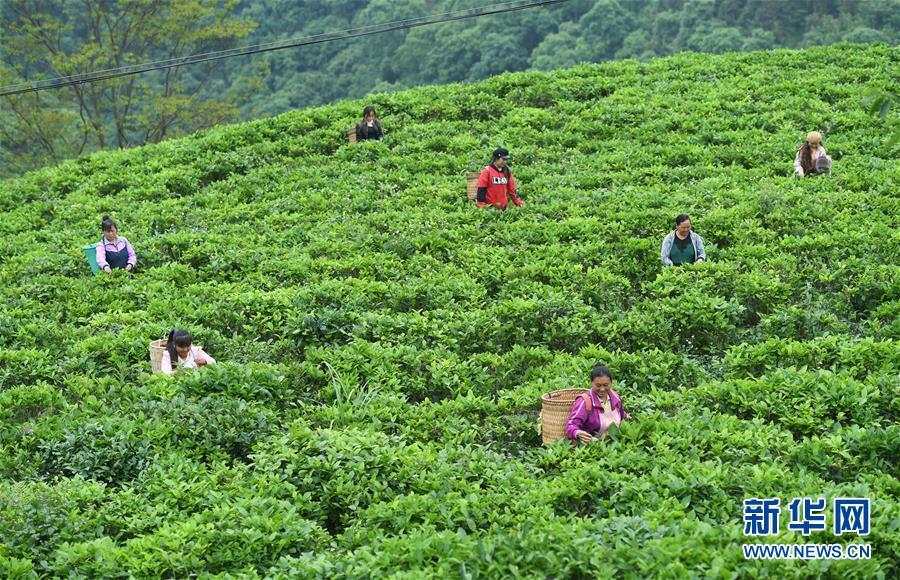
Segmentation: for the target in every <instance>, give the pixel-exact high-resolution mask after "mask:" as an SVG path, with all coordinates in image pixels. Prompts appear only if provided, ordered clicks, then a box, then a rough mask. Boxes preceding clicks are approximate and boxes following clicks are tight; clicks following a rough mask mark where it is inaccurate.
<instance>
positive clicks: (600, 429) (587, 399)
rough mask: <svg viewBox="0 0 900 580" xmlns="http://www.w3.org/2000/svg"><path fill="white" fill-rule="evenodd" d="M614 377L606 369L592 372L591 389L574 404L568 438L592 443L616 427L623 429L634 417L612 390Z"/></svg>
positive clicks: (568, 425)
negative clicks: (626, 421) (623, 406)
mask: <svg viewBox="0 0 900 580" xmlns="http://www.w3.org/2000/svg"><path fill="white" fill-rule="evenodd" d="M612 380H613V379H612V374H611V373H610V372H609V369H608V368H606V367H605V366H604V365H598V366H596V367H594V369H593V370H592V371H591V388H590V389H588V390H587V391H586V392H585V393H584V394H583V395H579V396H578V398H577V399H575V402H574V403H572V410H571V412H570V413H569V420H568V421H567V422H566V437H568V438H569V439H571V440H572V441H580V442H582V443H590V442H591V441H593V440H594V439H596V438H598V437H603V436H604V435H606V431H607V430H608V429H609V428H610V427H611V426H612V425H619V424H621V423H622V421H624V420H625V419H629V418H630V417H631V416H630V415H629V414H628V413H626V412H625V410H624V409H623V408H622V399H621V398H620V397H619V394H618V393H617V392H615V391H614V390H612Z"/></svg>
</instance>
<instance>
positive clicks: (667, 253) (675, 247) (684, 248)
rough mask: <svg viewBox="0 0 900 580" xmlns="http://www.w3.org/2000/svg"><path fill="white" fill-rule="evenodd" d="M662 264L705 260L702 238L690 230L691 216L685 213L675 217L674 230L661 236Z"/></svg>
mask: <svg viewBox="0 0 900 580" xmlns="http://www.w3.org/2000/svg"><path fill="white" fill-rule="evenodd" d="M660 258H662V263H663V266H675V265H678V264H693V263H695V262H703V261H704V260H706V250H704V249H703V238H701V237H700V236H699V235H698V234H697V233H695V232H694V231H693V230H691V218H690V216H688V215H687V214H686V213H683V214H681V215H680V216H678V217H677V218H675V231H672V232H669V235H667V236H666V237H665V238H663V242H662V248H661V250H660Z"/></svg>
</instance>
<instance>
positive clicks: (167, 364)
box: [159, 328, 216, 375]
mask: <svg viewBox="0 0 900 580" xmlns="http://www.w3.org/2000/svg"><path fill="white" fill-rule="evenodd" d="M173 361H174V364H173ZM211 364H216V359H214V358H213V357H211V356H209V355H208V354H206V352H204V350H203V349H202V348H200V347H199V346H195V345H194V344H193V340H192V339H191V333H190V332H188V331H186V330H176V329H174V328H173V329H172V330H171V331H170V332H169V338H168V340H167V341H166V350H165V352H163V355H162V360H161V361H160V363H159V370H161V371H162V372H164V373H165V374H167V375H171V374H174V373H175V371H176V370H179V369H196V368H199V367H202V366H206V365H211Z"/></svg>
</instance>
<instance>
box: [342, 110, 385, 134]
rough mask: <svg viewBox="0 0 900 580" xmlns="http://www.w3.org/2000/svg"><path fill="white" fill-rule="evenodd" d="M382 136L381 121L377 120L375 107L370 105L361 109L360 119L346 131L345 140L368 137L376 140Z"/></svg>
mask: <svg viewBox="0 0 900 580" xmlns="http://www.w3.org/2000/svg"><path fill="white" fill-rule="evenodd" d="M382 137H384V129H383V128H382V127H381V121H380V120H378V114H377V113H376V112H375V107H373V106H371V105H369V106H367V107H366V108H365V109H363V118H362V121H360V122H359V123H358V124H357V125H356V126H355V127H352V128H351V129H350V130H349V131H347V140H348V141H350V142H351V143H356V142H357V141H366V140H369V139H372V140H376V141H377V140H379V139H381V138H382Z"/></svg>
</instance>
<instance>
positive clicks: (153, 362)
mask: <svg viewBox="0 0 900 580" xmlns="http://www.w3.org/2000/svg"><path fill="white" fill-rule="evenodd" d="M167 344H169V341H167V340H166V339H161V340H153V341H150V370H151V371H152V372H154V373H161V372H162V368H161V367H162V357H163V353H164V352H166V345H167ZM196 346H197V347H198V348H203V347H202V346H200V345H199V344H198V345H196Z"/></svg>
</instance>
